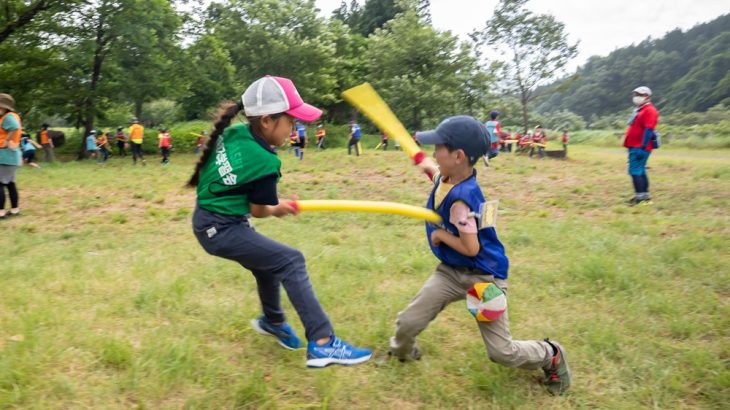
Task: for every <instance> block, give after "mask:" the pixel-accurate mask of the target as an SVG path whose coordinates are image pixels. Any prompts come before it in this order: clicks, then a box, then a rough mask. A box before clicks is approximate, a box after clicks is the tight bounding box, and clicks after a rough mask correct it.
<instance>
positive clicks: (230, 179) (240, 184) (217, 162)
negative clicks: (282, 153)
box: [197, 124, 281, 216]
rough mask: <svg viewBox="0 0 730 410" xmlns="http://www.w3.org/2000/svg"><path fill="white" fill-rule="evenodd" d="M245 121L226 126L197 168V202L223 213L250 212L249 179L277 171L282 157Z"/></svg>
mask: <svg viewBox="0 0 730 410" xmlns="http://www.w3.org/2000/svg"><path fill="white" fill-rule="evenodd" d="M264 144H265V143H264V142H263V141H261V140H257V139H256V138H255V137H254V136H253V134H251V131H250V130H249V128H248V125H246V124H236V125H232V126H230V127H228V128H226V130H225V131H223V135H221V136H220V137H219V138H218V140H217V141H216V145H215V147H214V149H215V151H214V152H213V153H212V154H211V156H210V157H209V158H208V161H207V162H206V163H205V165H203V168H202V169H201V171H200V181H199V182H198V191H197V192H198V206H200V207H202V208H205V209H207V210H209V211H211V212H216V213H219V214H223V215H236V216H240V215H246V214H248V213H250V212H251V206H250V203H249V200H248V197H249V193H250V192H249V191H250V187H251V186H252V185H251V184H250V183H251V182H253V181H256V180H258V179H261V178H264V177H270V176H272V175H276V177H277V179H278V176H279V175H280V169H281V160H280V159H279V157H278V156H277V155H276V153H275V152H273V151H272V150H270V149H267V148H266V147H265V146H264Z"/></svg>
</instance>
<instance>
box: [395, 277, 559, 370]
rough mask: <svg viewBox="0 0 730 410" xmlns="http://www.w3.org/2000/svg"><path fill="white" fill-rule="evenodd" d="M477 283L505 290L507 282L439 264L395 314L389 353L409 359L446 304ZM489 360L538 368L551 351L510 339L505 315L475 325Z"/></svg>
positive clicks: (539, 343)
mask: <svg viewBox="0 0 730 410" xmlns="http://www.w3.org/2000/svg"><path fill="white" fill-rule="evenodd" d="M478 282H491V283H494V284H495V285H497V286H499V287H500V288H502V289H503V290H505V291H506V288H507V282H506V281H504V280H501V279H497V278H495V277H494V276H492V275H485V274H483V273H482V272H480V271H477V270H472V269H468V268H454V267H451V266H448V265H445V264H443V263H442V264H440V265H439V266H437V267H436V270H435V271H434V273H433V274H432V275H431V277H430V278H428V280H427V281H426V283H425V284H424V285H423V287H422V288H421V290H420V291H419V292H418V294H417V295H416V297H415V298H413V300H412V301H411V303H410V304H409V305H408V306H407V307H406V308H405V310H403V311H402V312H400V313H398V319H397V320H396V322H395V323H396V329H395V336H393V337H392V338H391V339H390V350H391V352H392V353H393V354H394V355H395V356H396V357H399V358H403V359H407V358H409V356H410V354H411V352H412V351H413V348H414V347H415V345H416V336H418V334H419V333H421V332H422V331H423V330H424V329H426V326H428V324H429V322H431V321H432V320H433V319H435V318H436V316H437V315H438V314H439V312H441V311H442V310H443V309H444V308H445V307H446V306H447V305H448V304H449V303H451V302H454V301H457V300H464V299H465V298H466V292H467V291H468V290H469V288H470V287H471V286H472V285H474V284H475V283H478ZM464 310H466V309H464ZM477 324H478V325H479V331H480V332H481V333H482V339H484V345H485V346H486V347H487V354H488V355H489V358H490V359H491V360H492V361H493V362H495V363H499V364H502V365H504V366H507V367H518V368H521V369H540V368H543V367H546V366H548V365H549V364H550V359H551V357H552V348H551V347H550V345H549V344H548V343H546V342H543V341H537V340H530V341H516V340H512V335H511V334H510V331H509V318H508V315H507V312H506V311H505V312H504V314H503V315H502V316H501V317H500V318H499V319H497V320H495V321H493V322H479V321H477Z"/></svg>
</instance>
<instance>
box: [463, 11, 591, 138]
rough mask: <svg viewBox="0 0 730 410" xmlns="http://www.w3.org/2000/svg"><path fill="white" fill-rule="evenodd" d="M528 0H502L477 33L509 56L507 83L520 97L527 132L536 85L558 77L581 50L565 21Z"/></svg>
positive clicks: (504, 68)
mask: <svg viewBox="0 0 730 410" xmlns="http://www.w3.org/2000/svg"><path fill="white" fill-rule="evenodd" d="M527 2H528V0H501V1H500V2H499V3H498V4H497V7H496V8H495V10H494V16H493V17H492V18H491V19H490V20H488V21H487V24H486V27H485V28H484V29H483V30H482V31H481V33H476V35H475V36H474V37H475V38H478V39H480V42H481V43H482V44H485V45H488V46H491V47H494V48H495V49H497V50H498V51H500V52H501V53H502V54H503V55H504V56H505V57H506V59H504V61H503V75H502V79H503V85H504V88H505V90H506V91H507V92H508V93H513V94H516V95H518V96H519V98H520V103H521V104H522V123H523V128H524V130H525V132H526V131H527V128H528V126H529V108H528V106H529V103H530V102H531V101H532V100H533V98H534V97H535V90H536V88H537V87H539V86H541V85H546V84H548V83H549V82H550V81H552V80H554V79H555V78H556V77H557V76H558V75H559V74H561V73H562V72H563V67H564V66H565V64H566V63H567V62H568V61H570V59H572V58H574V57H575V56H576V54H577V43H576V44H570V42H569V41H568V38H567V34H566V32H565V25H564V24H563V23H561V22H560V21H558V20H556V19H555V17H553V16H551V15H549V14H535V13H533V12H531V11H530V10H528V9H527V8H526V7H525V5H526V4H527Z"/></svg>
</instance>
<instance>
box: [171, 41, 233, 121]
mask: <svg viewBox="0 0 730 410" xmlns="http://www.w3.org/2000/svg"><path fill="white" fill-rule="evenodd" d="M184 67H185V71H184V72H185V77H186V78H187V88H186V91H185V94H184V95H183V96H182V98H181V103H182V109H183V115H184V116H185V118H186V119H189V120H192V119H198V118H204V116H205V114H206V113H207V110H209V109H210V108H212V107H214V106H216V105H217V104H218V103H219V102H220V101H221V100H224V99H229V98H230V99H233V98H235V97H236V93H237V92H239V93H240V91H241V90H240V88H241V86H238V87H236V82H235V74H236V68H235V66H234V65H233V63H232V62H231V57H230V55H229V53H228V50H227V49H226V48H225V47H224V45H223V42H222V41H221V40H220V39H218V38H217V37H215V36H213V35H204V36H203V37H201V38H199V39H198V40H197V41H196V42H195V43H194V44H193V45H192V46H190V47H189V48H188V49H187V50H185V62H184Z"/></svg>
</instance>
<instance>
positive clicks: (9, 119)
mask: <svg viewBox="0 0 730 410" xmlns="http://www.w3.org/2000/svg"><path fill="white" fill-rule="evenodd" d="M22 133H23V126H22V123H21V121H20V116H19V115H18V114H17V113H16V112H15V100H14V99H13V97H12V96H10V95H9V94H0V218H5V215H7V211H6V210H5V189H6V188H7V190H8V194H9V195H10V215H18V214H19V213H20V208H19V197H18V187H17V186H16V185H15V174H16V172H17V170H18V166H19V165H20V161H21V159H20V149H18V146H19V145H20V135H21V134H22Z"/></svg>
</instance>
